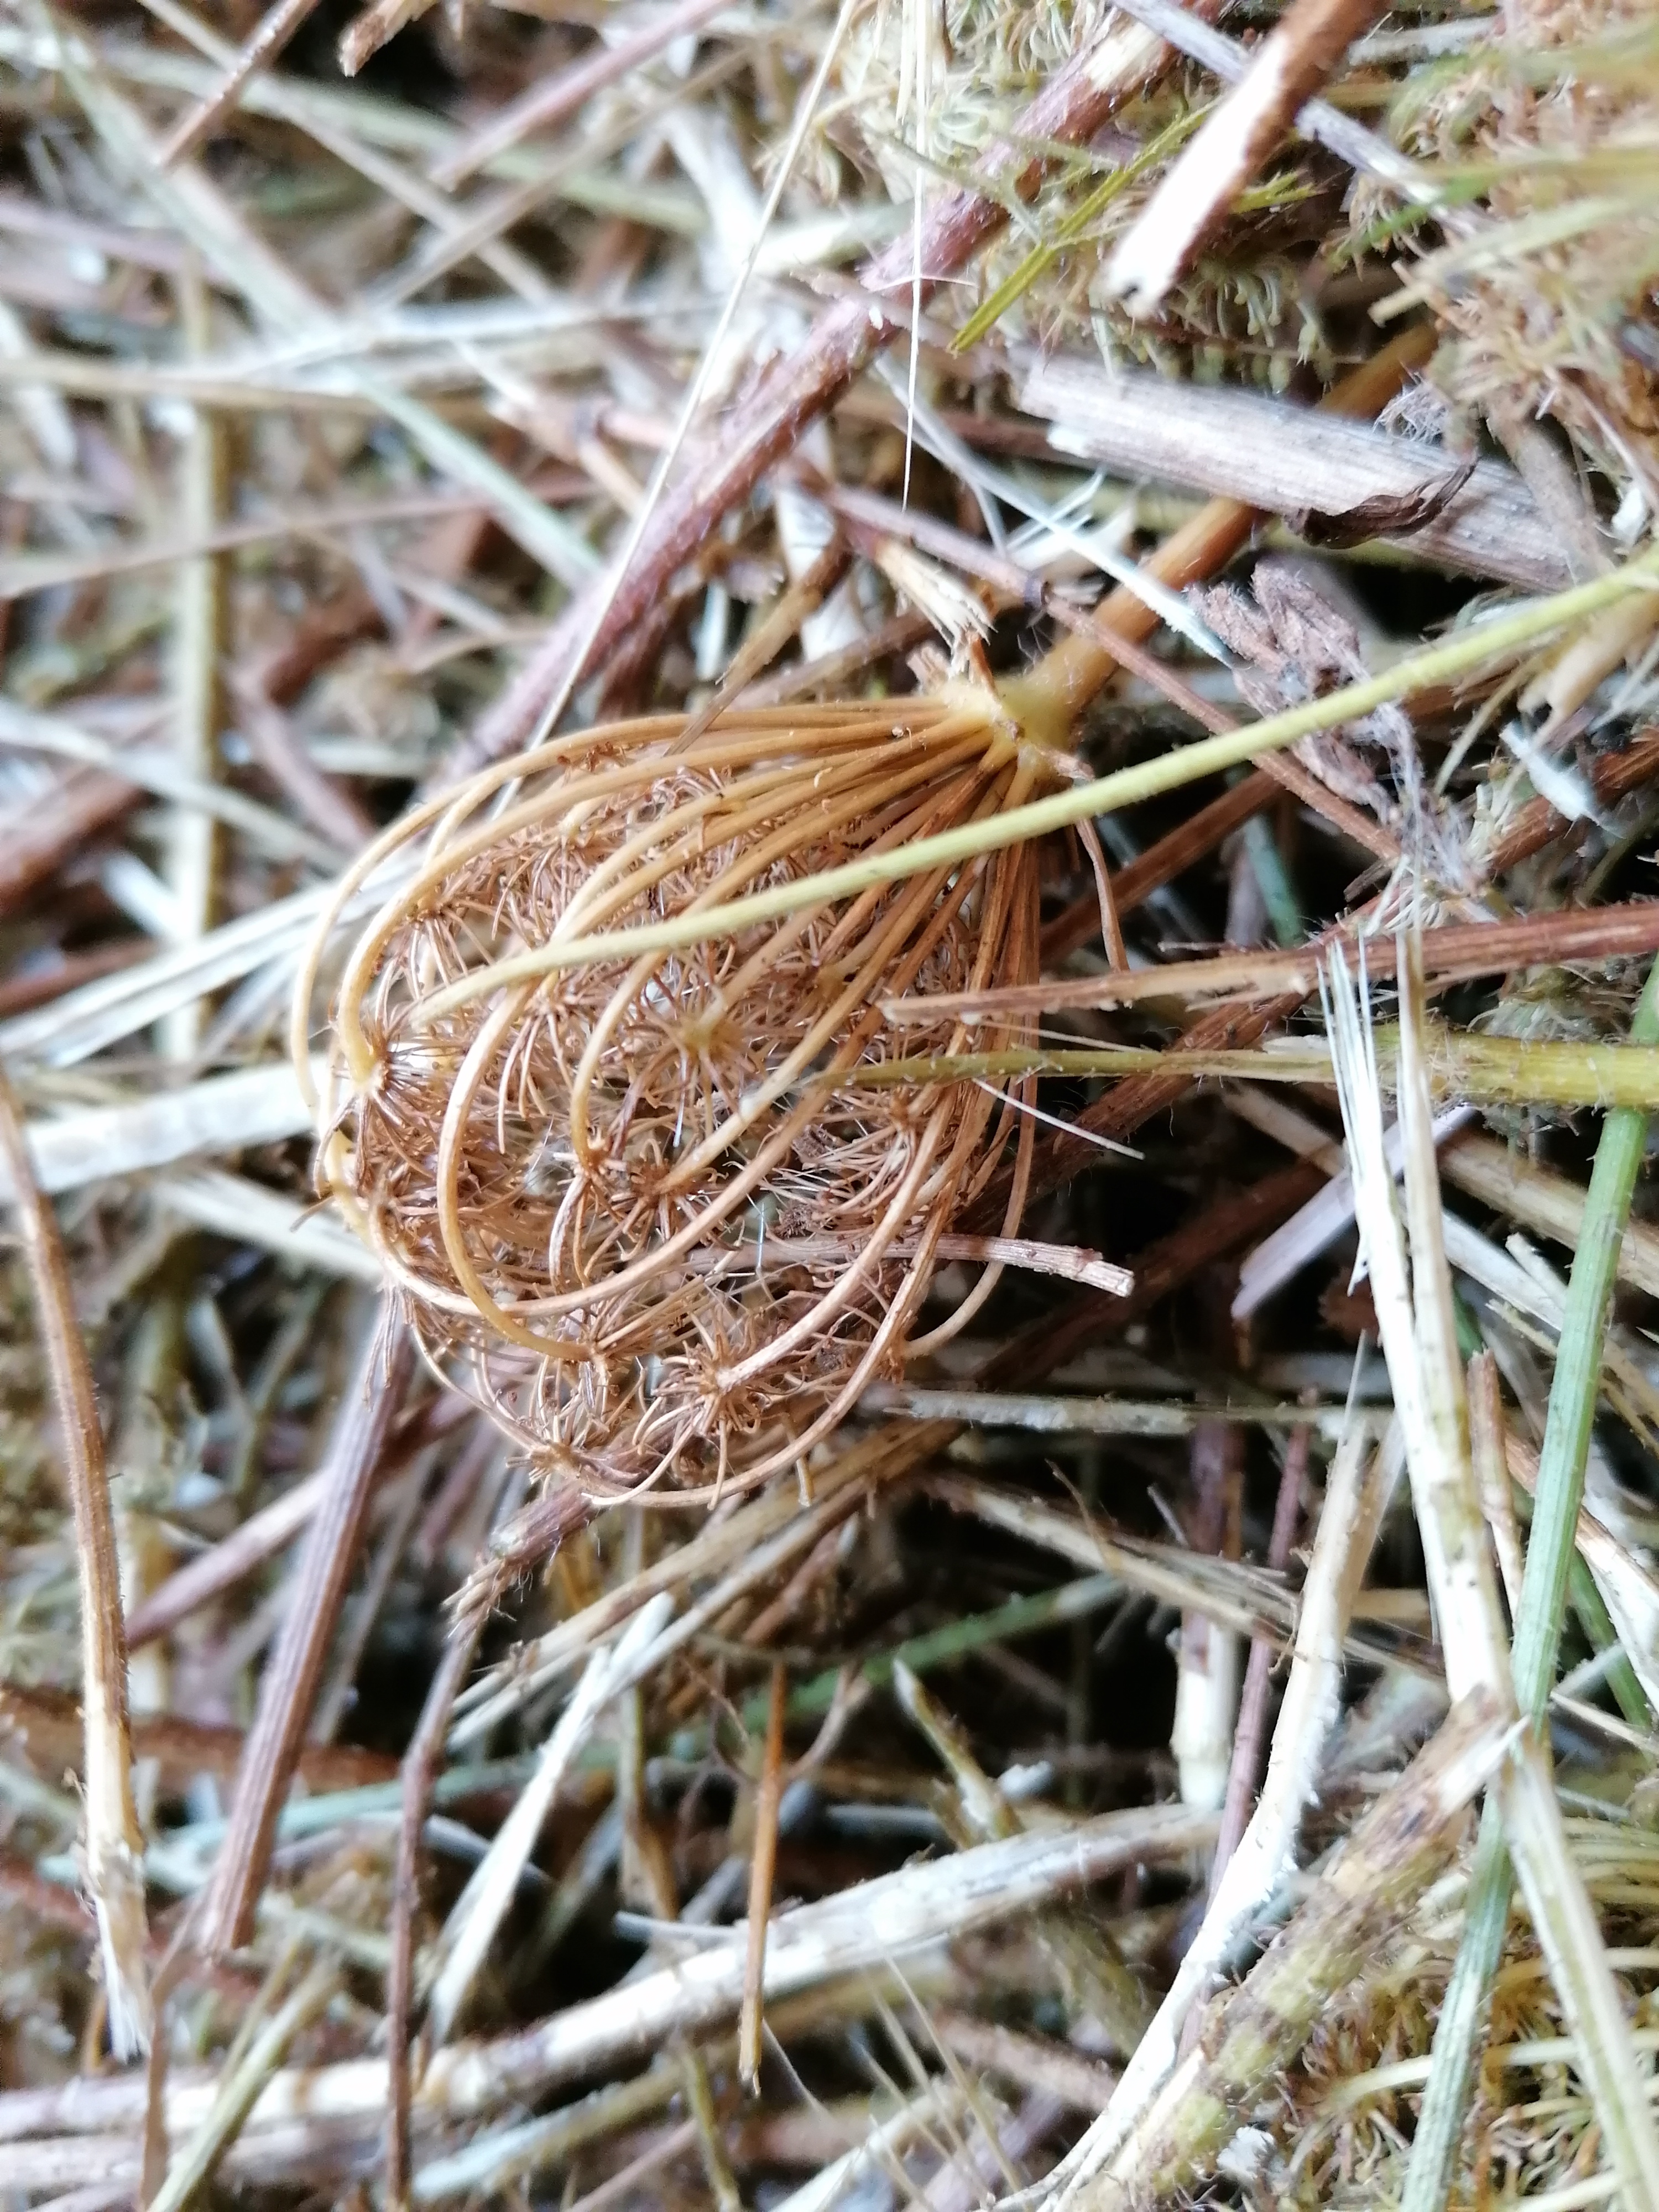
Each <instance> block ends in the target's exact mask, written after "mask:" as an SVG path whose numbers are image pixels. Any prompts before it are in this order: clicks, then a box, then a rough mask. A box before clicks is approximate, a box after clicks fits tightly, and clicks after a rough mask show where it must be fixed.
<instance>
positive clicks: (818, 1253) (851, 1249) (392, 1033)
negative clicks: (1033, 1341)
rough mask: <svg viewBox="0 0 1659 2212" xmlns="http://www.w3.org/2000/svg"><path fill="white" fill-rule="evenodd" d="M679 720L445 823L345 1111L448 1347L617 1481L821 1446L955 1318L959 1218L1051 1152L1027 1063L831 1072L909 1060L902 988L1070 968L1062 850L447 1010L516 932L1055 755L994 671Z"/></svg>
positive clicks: (469, 794)
mask: <svg viewBox="0 0 1659 2212" xmlns="http://www.w3.org/2000/svg"><path fill="white" fill-rule="evenodd" d="M679 728H680V725H679V724H678V722H675V721H665V720H657V721H653V722H641V723H633V724H622V725H617V726H612V727H610V728H602V729H599V730H594V731H590V732H586V733H584V734H583V735H582V736H580V737H579V738H569V739H565V740H562V741H560V742H559V743H557V744H555V745H552V746H550V747H548V748H547V749H545V750H544V751H542V752H539V753H537V754H532V755H529V756H526V757H523V758H521V759H520V760H518V761H514V762H512V763H505V764H503V765H502V766H501V767H499V768H496V769H492V770H490V771H489V772H488V773H487V774H486V775H483V777H481V778H479V779H478V780H477V781H475V782H474V783H473V784H472V785H471V786H469V787H467V789H466V790H465V791H464V792H463V793H460V794H459V797H458V798H455V799H453V800H451V801H450V802H449V804H448V805H447V806H446V807H445V808H444V809H442V811H440V810H439V809H438V808H436V807H432V808H428V810H426V811H425V812H424V814H422V815H417V816H416V817H414V821H413V825H412V826H413V827H414V828H416V829H419V828H425V827H426V826H427V825H428V823H430V824H431V825H432V826H431V829H430V834H429V836H428V841H427V844H426V848H425V850H424V852H423V854H422V857H421V860H420V863H419V869H418V872H417V873H416V875H415V877H414V879H413V881H412V882H410V884H409V885H408V887H407V888H406V889H404V890H401V891H400V892H399V893H398V895H397V896H394V897H393V898H392V899H391V900H389V901H388V902H387V903H386V906H384V907H383V908H382V909H381V910H380V913H379V914H378V915H376V916H375V918H374V921H372V922H371V923H370V924H369V926H368V929H367V930H366V931H365V932H364V933H363V934H362V938H361V939H359V941H358V943H357V945H356V947H355V948H354V950H353V951H352V953H351V955H350V957H349V961H348V963H347V966H346V969H345V973H344V975H343V979H342V981H341V985H340V991H339V1003H338V1012H337V1020H336V1025H335V1049H334V1060H333V1071H332V1079H331V1085H330V1095H329V1097H328V1098H327V1099H326V1100H325V1102H323V1103H322V1106H321V1109H320V1112H321V1122H322V1127H323V1129H324V1131H325V1139H326V1140H325V1146H324V1151H323V1158H322V1174H323V1177H324V1181H325V1186H326V1187H327V1188H329V1189H330V1190H331V1192H332V1193H333V1194H335V1195H337V1197H338V1198H339V1199H340V1200H341V1201H342V1203H343V1206H344V1208H345V1210H346V1212H347V1213H348V1215H349V1218H351V1219H352V1220H353V1221H354V1223H355V1224H356V1225H357V1226H358V1227H359V1229H360V1230H361V1231H362V1233H363V1234H364V1235H365V1237H367V1238H368V1240H369V1241H370V1243H372V1244H373V1245H374V1248H375V1249H376V1250H377V1251H379V1252H380V1255H381V1256H382V1258H383V1260H384V1261H385V1262H386V1266H387V1267H388V1269H389V1271H390V1272H391V1273H392V1276H393V1277H394V1279H396V1280H397V1282H398V1284H399V1285H400V1286H401V1287H402V1289H403V1290H404V1291H405V1292H406V1293H407V1295H408V1297H409V1298H410V1302H411V1305H412V1309H413V1311H414V1313H415V1315H416V1325H417V1326H418V1327H419V1328H421V1330H422V1335H423V1339H424V1340H425V1342H426V1344H427V1346H428V1350H429V1351H430V1352H432V1353H433V1354H434V1355H435V1356H438V1355H440V1354H441V1353H442V1352H445V1351H447V1350H448V1349H450V1348H452V1347H455V1346H465V1348H466V1349H467V1350H468V1351H469V1352H470V1353H471V1356H472V1358H473V1361H474V1364H475V1369H476V1373H477V1388H478V1389H479V1392H480V1395H481V1396H482V1398H483V1402H484V1403H485V1404H486V1405H488V1406H489V1408H490V1409H491V1411H492V1412H493V1413H495V1415H496V1417H497V1418H498V1419H501V1421H502V1423H503V1424H504V1425H505V1426H506V1427H507V1429H508V1430H509V1431H510V1432H511V1433H513V1435H514V1436H515V1437H517V1438H518V1439H519V1440H520V1442H521V1443H524V1444H525V1446H526V1448H527V1449H529V1450H530V1451H531V1452H532V1454H533V1455H535V1456H536V1457H537V1458H538V1460H539V1461H541V1462H543V1463H544V1464H545V1463H553V1464H556V1465H558V1466H559V1467H561V1468H562V1469H563V1470H564V1471H565V1472H566V1473H567V1474H568V1475H570V1476H571V1477H573V1478H574V1480H576V1481H577V1482H578V1483H579V1484H580V1486H582V1487H583V1488H584V1489H586V1490H587V1491H588V1492H590V1493H592V1494H594V1495H597V1496H604V1495H615V1494H617V1493H618V1492H628V1491H631V1490H634V1489H635V1488H637V1487H639V1486H641V1485H657V1484H666V1485H672V1486H676V1487H677V1488H678V1491H679V1492H680V1493H681V1494H682V1495H686V1496H690V1497H700V1498H707V1497H708V1496H710V1495H712V1494H714V1492H717V1491H718V1490H719V1489H720V1486H721V1485H722V1483H724V1482H726V1481H727V1480H738V1479H741V1480H744V1481H746V1482H747V1481H758V1480H763V1479H764V1478H765V1477H766V1476H767V1475H769V1474H772V1473H775V1472H776V1471H777V1470H778V1469H779V1468H782V1467H787V1466H788V1465H789V1464H791V1463H792V1462H794V1461H795V1460H797V1459H798V1458H799V1456H800V1455H801V1454H803V1453H804V1452H805V1450H807V1449H809V1448H810V1446H811V1443H812V1442H813V1441H814V1440H815V1439H816V1438H817V1437H818V1436H820V1435H822V1434H823V1433H825V1432H826V1431H827V1430H828V1429H829V1427H830V1426H831V1425H833V1423H834V1422H835V1421H836V1420H837V1419H839V1418H840V1417H841V1415H842V1413H844V1412H845V1411H846V1409H847V1408H848V1407H849V1406H850V1405H851V1403H852V1402H853V1401H854V1398H855V1397H856V1395H857V1394H858V1392H859V1391H860V1389H862V1388H863V1386H864V1384H865V1383H866V1381H867V1380H868V1379H869V1378H870V1376H872V1375H873V1374H874V1373H876V1372H877V1371H878V1370H882V1369H887V1370H893V1369H895V1368H896V1365H897V1364H898V1362H899V1361H900V1359H901V1358H902V1357H904V1356H908V1353H909V1352H913V1351H914V1350H915V1348H916V1346H917V1344H918V1342H921V1343H932V1342H937V1341H939V1333H937V1332H936V1333H935V1334H933V1336H932V1337H929V1338H924V1339H920V1340H918V1339H915V1337H914V1336H913V1335H912V1334H911V1332H912V1331H913V1329H914V1327H915V1319H916V1315H917V1312H918V1310H919V1307H920V1305H921V1299H922V1297H923V1295H924V1293H925V1291H926V1288H927V1281H928V1279H929V1276H930V1274H931V1273H932V1269H933V1262H934V1259H935V1256H936V1249H937V1244H938V1240H939V1237H940V1236H941V1235H943V1234H944V1233H945V1231H947V1230H948V1229H949V1228H950V1227H951V1225H952V1224H953V1223H954V1222H955V1221H956V1220H957V1218H958V1217H959V1216H960V1215H961V1214H962V1213H963V1212H964V1211H965V1210H966V1209H967V1207H968V1206H969V1205H970V1204H971V1203H972V1202H973V1200H974V1199H975V1197H976V1196H977V1195H978V1194H979V1193H980V1191H981V1188H983V1187H984V1185H985V1184H986V1182H987V1180H988V1178H989V1176H990V1175H991V1174H992V1172H993V1171H994V1170H995V1168H996V1167H997V1166H998V1165H999V1164H1000V1162H1001V1161H1002V1159H1003V1158H1004V1155H1005V1154H1006V1152H1007V1150H1008V1148H1009V1146H1010V1144H1011V1143H1012V1146H1013V1148H1014V1153H1015V1170H1014V1175H1013V1179H1012V1194H1011V1196H1010V1198H1009V1200H1008V1202H1007V1204H1006V1207H1005V1209H1004V1218H1003V1222H1002V1226H1001V1233H1002V1234H1003V1235H1005V1236H1012V1234H1013V1233H1014V1231H1015V1230H1016V1228H1017V1226H1018V1219H1019V1214H1020V1210H1021V1206H1022V1203H1023V1198H1024V1182H1025V1163H1026V1162H1027V1160H1028V1158H1029V1154H1030V1140H1031V1131H1032V1124H1031V1122H1030V1119H1029V1118H1028V1117H1024V1116H1018V1117H1017V1115H1016V1113H1015V1110H1014V1108H1013V1105H1012V1102H1011V1101H1010V1100H1009V1099H1008V1098H1007V1097H1006V1096H1004V1095H1003V1094H1002V1093H1001V1092H1000V1091H998V1090H997V1089H996V1088H994V1086H991V1085H975V1084H957V1085H921V1086H907V1087H903V1088H895V1089H894V1090H892V1091H890V1092H884V1093H875V1092H872V1093H868V1094H866V1093H848V1094H846V1095H843V1096H839V1097H836V1096H832V1095H830V1094H829V1092H827V1091H826V1089H825V1087H824V1085H823V1084H822V1083H821V1082H812V1083H809V1082H808V1081H807V1078H808V1077H809V1076H812V1077H821V1076H823V1075H824V1074H826V1073H828V1074H832V1075H833V1074H838V1073H845V1072H847V1071H849V1070H851V1069H853V1068H854V1067H856V1066H861V1065H866V1064H869V1063H872V1062H876V1061H879V1060H884V1059H886V1058H889V1057H890V1056H892V1054H893V1053H894V1051H895V1050H896V1045H895V1044H894V1042H892V1040H891V1037H890V1031H889V1030H888V1028H887V1025H886V1024H885V1022H884V1018H883V1016H882V1012H881V1002H882V1001H884V1000H891V999H892V998H893V997H895V996H899V997H903V996H905V995H907V994H910V993H912V992H915V993H923V992H931V991H939V990H953V989H954V990H963V989H966V990H978V989H981V988H983V987H987V986H991V985H994V984H995V983H997V982H1014V981H1028V980H1030V979H1031V978H1032V977H1034V976H1035V974H1036V861H1035V858H1034V854H1033V849H1032V848H1030V847H1029V846H1018V847H1013V848H1010V849H1009V850H1007V851H1006V852H1002V853H999V854H995V855H994V856H990V857H989V858H987V860H985V861H982V862H980V863H977V864H975V865H970V866H967V867H950V866H939V867H936V868H934V869H932V870H930V871H927V872H922V873H919V874H916V875H915V876H912V877H909V878H906V879H904V880H902V881H901V882H899V883H897V884H893V885H890V886H888V885H877V886H874V887H872V888H871V889H869V890H865V891H863V892H861V893H859V894H856V895H854V896H850V897H848V898H844V899H842V900H840V901H836V902H828V903H825V904H823V905H819V906H817V907H813V908H806V909H805V910H803V911H802V912H799V913H798V914H795V915H792V916H790V917H788V918H787V919H786V920H785V921H782V922H781V923H779V924H776V925H772V924H763V925H758V926H756V927H750V928H747V929H743V928H739V929H738V930H737V931H735V932H732V933H729V934H726V935H722V936H720V937H718V938H716V939H713V940H711V941H710V942H709V943H708V944H706V945H699V946H696V947H693V948H691V949H690V951H685V952H677V951H669V952H660V953H647V954H643V955H641V956H640V957H637V958H635V959H633V960H629V959H626V958H622V959H615V960H601V961H597V962H592V963H584V964H582V965H580V966H577V967H574V968H573V969H569V970H568V971H564V972H561V973H558V974H556V975H552V976H550V977H549V978H547V979H544V980H533V979H532V980H531V981H525V982H514V983H509V984H507V985H506V986H505V987H502V988H501V989H499V990H497V991H495V992H494V993H493V994H489V995H486V996H482V997H479V998H477V999H474V1000H471V1001H469V1002H468V1003H467V1004H465V1005H464V1006H459V1007H453V1008H449V1009H447V1010H443V1011H441V1012H431V1013H428V1011H427V1003H426V1002H428V1001H429V1000H430V999H431V997H432V995H433V994H434V993H435V992H436V991H438V990H441V989H442V988H444V987H446V986H447V985H448V984H450V983H452V982H453V981H455V980H456V979H457V978H458V977H459V976H460V975H464V974H465V973H466V972H468V971H470V970H473V969H477V968H478V967H482V966H484V965H486V964H488V963H490V962H492V961H494V960H495V959H497V958H499V957H502V956H503V955H510V954H511V953H513V952H515V951H523V950H526V949H530V948H534V947H537V946H540V945H545V944H547V943H549V942H550V941H552V940H554V939H564V940H566V941H573V940H575V941H579V940H580V938H582V937H583V936H586V935H591V934H592V933H597V932H600V931H605V930H607V929H614V928H617V927H629V926H631V925H634V924H636V923H639V922H644V921H656V920H659V919H661V918H663V917H665V916H669V915H678V914H683V913H685V912H687V911H688V910H691V909H694V908H696V907H698V906H707V905H712V904H718V903H720V902H723V901H726V900H729V899H731V898H732V897H733V896H741V895H743V894H744V893H745V892H748V891H750V890H759V889H764V888H766V887H769V886H771V885H775V884H781V883H786V882H788V881H791V880H796V879H799V878H800V877H802V876H804V875H806V874H810V873H813V872H817V871H820V870H822V869H823V868H825V867H826V866H834V865H836V864H837V863H838V862H842V861H844V860H849V859H853V858H856V857H858V856H860V855H868V854H875V853H878V852H884V851H890V850H892V849H893V848H896V847H898V846H901V845H904V844H907V843H909V842H914V841H915V840H916V839H918V838H921V837H924V836H929V835H932V834H933V833H935V832H936V831H938V830H940V829H946V828H949V827H951V826H952V825H955V824H958V823H968V822H972V821H975V820H979V819H982V818H984V817H987V816H988V815H991V814H993V813H995V812H998V811H1002V810H1004V809H1006V808H1008V807H1010V806H1016V805H1019V804H1020V803H1021V802H1022V801H1023V800H1024V799H1026V798H1027V797H1028V796H1029V795H1030V794H1031V793H1033V792H1034V791H1036V790H1037V789H1039V788H1041V787H1042V786H1043V785H1044V784H1045V783H1048V782H1051V781H1053V780H1054V775H1055V773H1056V766H1057V763H1056V762H1055V759H1054V756H1053V755H1051V754H1049V753H1048V752H1046V751H1045V750H1043V749H1042V747H1040V746H1036V745H1033V744H1028V743H1025V742H1023V741H1022V740H1021V739H1020V738H1019V737H1018V733H1017V732H1015V731H1014V730H1013V729H1012V727H1011V726H1010V725H1009V724H1008V723H1007V721H1006V720H1005V719H1004V718H1003V717H1002V716H1001V715H1000V714H999V713H998V710H997V707H996V703H995V702H994V699H992V698H991V697H990V696H988V695H983V696H981V695H978V694H967V695H962V696H953V697H948V698H941V699H937V700H923V701H919V702H914V703H913V704H911V705H909V706H908V708H907V709H906V710H905V714H904V717H903V719H902V720H900V721H896V720H895V719H894V717H893V714H892V712H891V710H890V709H888V710H882V711H880V712H873V711H872V710H871V709H869V708H860V707H856V706H855V707H850V708H837V709H829V710H811V709H809V710H806V711H805V712H801V713H795V714H783V713H773V714H762V715H756V716H750V717H744V718H732V719H730V720H726V721H723V722H721V723H720V725H718V726H717V727H716V728H715V729H714V731H713V732H710V733H708V735H706V736H703V737H702V738H698V739H697V740H696V741H695V742H694V743H692V744H690V745H685V746H680V745H678V744H676V742H675V740H676V738H677V737H678V732H679ZM402 842H405V838H404V836H403V835H398V834H394V836H393V837H392V839H391V840H389V841H384V842H383V843H382V845H381V846H380V848H377V851H378V853H379V854H382V855H383V854H386V851H387V850H388V849H389V848H392V847H395V846H396V845H398V844H399V843H402ZM360 872H361V871H360ZM320 941H321V940H320V939H319V942H320ZM310 987H311V979H310V975H309V973H308V974H307V976H306V977H304V978H302V981H301V1000H300V1002H299V1003H300V1006H301V1012H300V1013H299V1015H298V1016H297V1019H298V1021H299V1023H300V1025H301V1029H302V1028H303V1024H304V1019H305V1017H304V1013H303V1007H304V1006H306V1005H307V1004H308V1002H309V992H310ZM1023 1020H1024V1018H1016V1021H1015V1023H1014V1024H1012V1025H1010V1026H1009V1027H1008V1028H1007V1030H1006V1037H1007V1039H1008V1041H1010V1042H1012V1041H1014V1040H1015V1038H1016V1036H1018V1034H1019V1032H1020V1029H1021V1024H1022V1022H1023ZM964 1040H965V1031H963V1030H962V1029H961V1026H960V1024H958V1023H957V1022H956V1021H955V1020H954V1019H952V1018H947V1019H945V1020H943V1021H941V1022H939V1023H938V1024H935V1025H934V1026H933V1042H934V1045H935V1048H937V1049H938V1050H939V1051H941V1052H945V1051H949V1050H951V1049H953V1048H954V1049H960V1048H961V1045H962V1043H963V1042H964ZM301 1042H303V1039H302V1038H301ZM905 1042H906V1043H907V1045H908V1044H909V1043H912V1042H914V1039H912V1038H909V1037H907V1039H906V1040H905ZM769 1240H770V1241H771V1242H772V1243H774V1244H775V1246H776V1247H777V1248H778V1249H776V1250H775V1252H774V1253H773V1254H772V1255H771V1256H769V1252H768V1244H769ZM995 1276H996V1269H995V1268H994V1267H992V1268H987V1271H986V1273H984V1274H983V1275H982V1276H981V1281H980V1285H979V1286H978V1288H977V1289H976V1291H975V1293H974V1294H973V1295H972V1296H971V1297H969V1299H967V1300H966V1301H964V1303H963V1304H962V1305H961V1306H960V1307H958V1309H957V1311H956V1313H955V1314H954V1315H953V1316H952V1317H951V1322H950V1323H949V1324H948V1325H947V1326H948V1328H950V1330H951V1332H952V1333H954V1331H955V1330H956V1329H957V1328H962V1327H963V1326H964V1325H965V1324H966V1323H967V1322H969V1320H970V1319H971V1318H972V1316H973V1315H974V1314H975V1312H976V1311H978V1310H979V1308H980V1306H981V1304H982V1303H983V1299H984V1297H986V1296H987V1295H988V1292H989V1291H990V1288H991V1286H992V1285H993V1283H994V1280H995Z"/></svg>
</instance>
